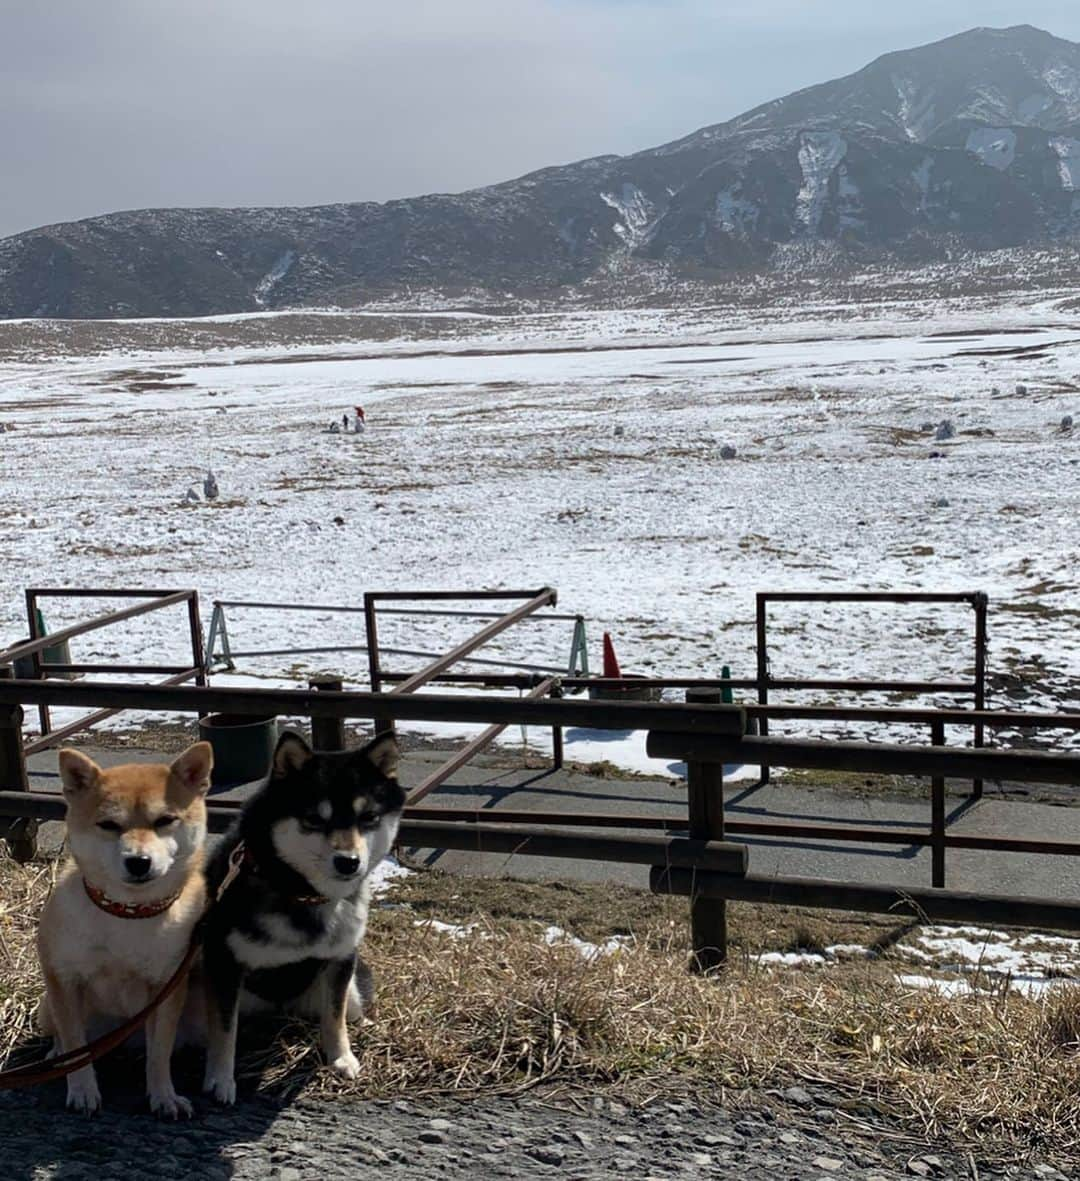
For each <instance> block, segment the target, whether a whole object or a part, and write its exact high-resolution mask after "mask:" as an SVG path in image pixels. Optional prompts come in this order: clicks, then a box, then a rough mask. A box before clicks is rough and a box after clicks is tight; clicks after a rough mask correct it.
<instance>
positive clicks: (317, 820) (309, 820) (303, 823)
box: [300, 812, 325, 832]
mask: <svg viewBox="0 0 1080 1181" xmlns="http://www.w3.org/2000/svg"><path fill="white" fill-rule="evenodd" d="M324 826H325V821H324V820H323V818H322V817H321V816H320V815H319V814H318V812H310V813H309V814H308V815H307V816H301V817H300V827H301V828H303V829H305V830H306V831H307V832H314V831H315V830H316V829H318V828H323V827H324Z"/></svg>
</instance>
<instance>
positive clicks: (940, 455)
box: [930, 451, 945, 459]
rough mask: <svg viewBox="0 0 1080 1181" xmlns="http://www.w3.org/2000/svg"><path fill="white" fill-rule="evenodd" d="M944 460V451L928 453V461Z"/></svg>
mask: <svg viewBox="0 0 1080 1181" xmlns="http://www.w3.org/2000/svg"><path fill="white" fill-rule="evenodd" d="M944 458H945V452H944V451H931V452H930V459H944Z"/></svg>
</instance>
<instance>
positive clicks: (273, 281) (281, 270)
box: [253, 250, 296, 307]
mask: <svg viewBox="0 0 1080 1181" xmlns="http://www.w3.org/2000/svg"><path fill="white" fill-rule="evenodd" d="M294 262H296V251H295V250H286V251H285V253H284V254H283V255H281V257H280V258H279V259H278V260H277V262H275V263H274V265H273V266H272V267H271V268H270V269H269V270H268V271H267V272H266V274H265V275H263V277H262V278H261V279H260V280H259V281H258V283H256V285H255V291H254V293H253V294H254V298H255V302H256V303H257V304H258V305H259V306H260V307H264V306H265V304H266V300H267V297H268V296H269V294H270V292H271V291H273V289H274V288H275V287H276V286H277V285H278V284H279V283H280V282H281V280H282V279H284V278H285V276H286V275H287V274H288V273H289V271H290V270H291V269H292V265H293V263H294Z"/></svg>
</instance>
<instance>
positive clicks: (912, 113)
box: [893, 75, 934, 143]
mask: <svg viewBox="0 0 1080 1181" xmlns="http://www.w3.org/2000/svg"><path fill="white" fill-rule="evenodd" d="M893 85H894V86H895V87H896V97H897V99H898V114H899V116H900V125H901V126H902V127H903V129H904V134H905V135H906V136H907V137H908V139H909V140H911V141H913V142H915V143H921V142H922V141H923V140H924V139H926V137H927V135H928V133H929V132H930V130H931V128H932V127H933V124H934V103H933V98H932V95H933V92H932V91H931V92H930V94H929V95H928V96H927V97H925V98H922V97H920V95H919V87H918V84H917V83H915V82H914V81H912V79H910V78H898V77H896V76H895V75H894V76H893Z"/></svg>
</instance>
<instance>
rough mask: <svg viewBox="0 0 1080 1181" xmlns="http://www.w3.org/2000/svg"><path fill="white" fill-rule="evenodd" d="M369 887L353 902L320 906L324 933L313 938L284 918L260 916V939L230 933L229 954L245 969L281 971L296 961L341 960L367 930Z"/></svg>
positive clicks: (353, 899) (352, 949) (352, 899)
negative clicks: (281, 968)
mask: <svg viewBox="0 0 1080 1181" xmlns="http://www.w3.org/2000/svg"><path fill="white" fill-rule="evenodd" d="M370 893H371V891H370V887H369V886H368V885H367V883H366V882H365V883H364V885H363V886H362V887H361V890H360V892H359V894H358V895H357V896H356V897H355V898H351V899H341V900H340V901H338V902H330V903H324V904H323V907H322V909H323V912H324V913H323V915H322V916H321V917H322V918H323V922H324V930H323V931H322V933H321V934H319V935H317V936H313V935H311V934H310V933H308V932H306V931H303V930H301V929H299V928H297V927H295V926H294V925H293V924H292V922H290V920H289V918H288V917H287V916H286V915H283V914H261V915H259V916H258V919H257V920H256V926H257V927H258V929H259V936H261V938H260V937H259V936H252V935H248V934H245V933H243V932H240V931H232V932H230V934H229V935H228V936H227V937H226V940H225V942H226V944H227V945H228V948H229V950H230V951H231V952H232V953H233V955H234V956H236V959H237V961H238V962H239V963H241V964H243V965H244V967H245V968H249V969H252V970H257V969H259V968H280V967H282V966H283V965H284V964H295V963H296V962H297V960H303V959H317V960H343V959H347V958H348V957H349V956H351V955H352V954H353V952H355V951H356V948H357V946H358V945H359V943H360V941H361V940H362V939H363V938H364V931H365V930H366V928H367V916H368V905H369V896H370Z"/></svg>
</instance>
